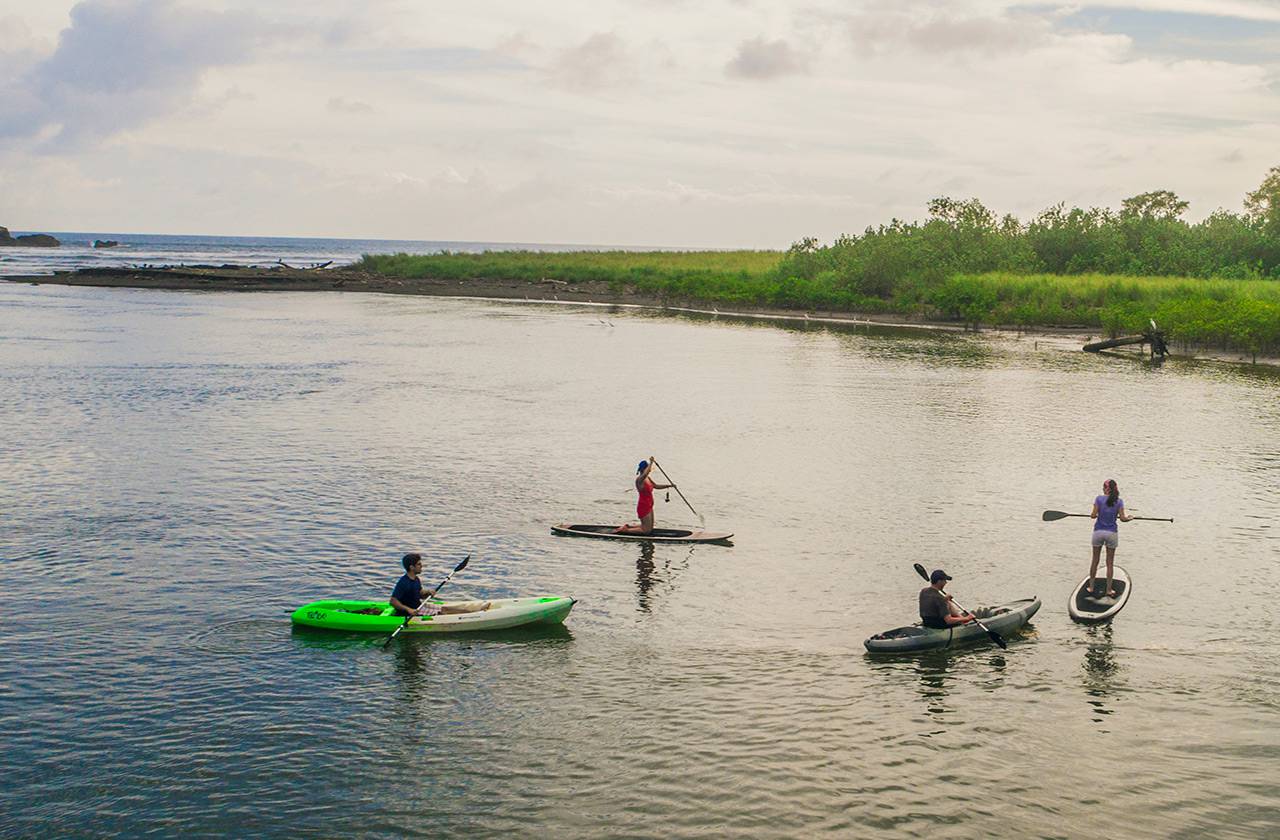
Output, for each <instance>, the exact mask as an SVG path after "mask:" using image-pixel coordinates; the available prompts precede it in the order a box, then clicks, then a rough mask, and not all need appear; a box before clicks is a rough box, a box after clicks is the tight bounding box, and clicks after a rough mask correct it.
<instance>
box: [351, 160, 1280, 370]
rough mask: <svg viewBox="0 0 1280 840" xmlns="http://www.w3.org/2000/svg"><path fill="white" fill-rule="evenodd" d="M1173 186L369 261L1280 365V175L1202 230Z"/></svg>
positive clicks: (388, 270)
mask: <svg viewBox="0 0 1280 840" xmlns="http://www.w3.org/2000/svg"><path fill="white" fill-rule="evenodd" d="M1187 208H1188V203H1187V202H1186V201H1183V200H1182V199H1180V198H1178V196H1177V195H1175V194H1174V193H1172V192H1170V191H1168V190H1157V191H1153V192H1147V193H1142V194H1140V195H1136V196H1133V197H1131V198H1127V199H1125V200H1124V202H1123V203H1122V206H1121V209H1120V210H1119V211H1118V212H1117V211H1112V210H1109V209H1106V208H1096V207H1095V208H1089V209H1082V208H1079V207H1073V208H1070V209H1067V208H1066V207H1065V205H1062V204H1058V205H1055V206H1053V207H1050V208H1049V209H1047V210H1045V211H1044V212H1042V213H1040V214H1039V215H1038V216H1036V217H1035V218H1034V219H1032V220H1031V221H1029V222H1025V223H1024V222H1022V221H1019V220H1018V219H1016V218H1015V217H1013V216H1010V215H1006V216H1003V217H998V216H997V215H996V214H995V213H993V212H992V211H991V210H989V209H988V208H987V207H985V206H984V205H983V204H982V203H981V202H980V201H978V200H977V199H969V200H964V201H960V200H956V199H952V198H937V199H934V200H933V201H931V202H930V203H929V208H928V209H929V217H928V218H927V219H926V220H925V221H923V222H903V221H900V220H897V219H894V220H892V221H891V222H889V223H888V224H884V225H880V226H878V227H874V228H867V229H866V230H865V231H864V232H863V233H862V234H861V235H847V236H841V237H839V238H838V239H836V240H835V242H833V243H831V244H829V245H823V244H820V243H819V242H818V241H817V240H816V239H813V238H808V239H803V240H801V241H799V242H797V243H795V244H794V245H792V246H791V248H790V249H788V250H787V251H785V252H769V251H727V252H688V253H686V252H646V253H636V252H619V251H615V252H577V253H533V252H527V251H513V252H486V253H483V254H462V253H441V254H431V255H424V256H411V255H407V254H394V255H366V256H365V257H364V258H363V259H362V260H361V261H360V262H358V263H356V264H355V265H354V266H352V268H354V269H357V270H361V271H365V272H369V273H371V274H374V275H381V276H385V277H404V278H417V279H427V278H430V279H434V280H445V281H455V282H463V283H465V282H470V281H478V280H485V279H495V278H500V279H505V280H520V281H524V282H543V281H545V280H548V279H551V280H556V281H560V282H563V283H566V284H568V285H569V286H573V285H574V284H581V283H584V282H592V283H604V284H607V285H608V286H609V287H610V288H611V289H613V290H614V291H615V293H618V294H622V293H625V292H627V291H638V292H640V293H642V294H644V295H647V296H651V297H655V298H657V299H659V300H662V301H671V302H675V301H680V302H685V303H688V302H696V303H699V304H705V305H728V306H739V307H750V308H769V309H781V310H790V311H796V312H801V313H805V312H817V313H866V314H873V315H896V316H899V317H901V318H906V319H914V320H923V321H929V322H944V323H952V324H963V325H965V326H967V327H970V328H980V327H982V326H990V327H997V328H999V327H1005V328H1013V329H1018V330H1031V329H1042V328H1051V329H1059V328H1096V329H1098V330H1099V331H1100V332H1102V333H1104V334H1106V335H1108V336H1110V337H1116V336H1119V335H1124V334H1135V333H1141V332H1143V331H1145V330H1146V329H1147V325H1148V322H1149V321H1150V320H1152V319H1154V320H1155V321H1156V322H1157V323H1158V324H1159V326H1160V327H1161V328H1162V329H1163V330H1164V331H1165V332H1166V334H1167V336H1168V338H1169V340H1170V341H1171V342H1173V343H1174V344H1175V345H1176V346H1181V347H1182V348H1183V350H1184V351H1186V350H1189V349H1190V348H1192V347H1197V348H1210V349H1215V350H1221V351H1227V352H1233V351H1234V352H1238V353H1243V354H1246V355H1248V356H1249V357H1250V358H1252V359H1253V360H1254V361H1256V360H1257V358H1258V356H1260V355H1267V356H1275V355H1280V167H1275V168H1273V169H1271V170H1270V171H1269V172H1268V173H1267V176H1266V178H1265V179H1264V180H1263V182H1262V184H1261V185H1260V186H1259V187H1258V189H1256V190H1254V191H1252V192H1250V193H1249V194H1248V195H1246V196H1245V199H1244V208H1245V212H1244V213H1243V214H1236V213H1231V212H1229V211H1226V210H1217V211H1215V212H1214V213H1212V214H1211V215H1210V216H1209V217H1208V218H1206V219H1204V220H1203V221H1200V222H1196V223H1189V222H1187V221H1185V220H1184V219H1183V218H1182V216H1183V214H1184V213H1185V212H1186V210H1187Z"/></svg>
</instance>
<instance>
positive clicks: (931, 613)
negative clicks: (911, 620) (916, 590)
mask: <svg viewBox="0 0 1280 840" xmlns="http://www.w3.org/2000/svg"><path fill="white" fill-rule="evenodd" d="M948 615H951V606H950V605H949V604H948V603H947V596H946V595H943V594H942V592H941V590H938V589H934V588H933V587H932V586H926V587H925V588H924V589H921V590H920V621H921V622H922V623H923V624H924V626H925V627H933V628H936V629H939V630H941V629H945V628H946V627H947V622H946V617H947V616H948Z"/></svg>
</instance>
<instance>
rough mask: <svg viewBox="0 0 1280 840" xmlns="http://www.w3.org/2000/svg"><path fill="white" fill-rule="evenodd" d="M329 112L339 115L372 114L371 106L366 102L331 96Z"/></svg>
mask: <svg viewBox="0 0 1280 840" xmlns="http://www.w3.org/2000/svg"><path fill="white" fill-rule="evenodd" d="M329 110H330V111H336V112H338V113H339V114H370V113H372V112H373V106H372V105H370V104H369V103H368V102H361V101H359V100H353V99H344V98H343V97H341V96H332V97H330V98H329Z"/></svg>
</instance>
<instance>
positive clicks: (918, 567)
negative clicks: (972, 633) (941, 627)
mask: <svg viewBox="0 0 1280 840" xmlns="http://www.w3.org/2000/svg"><path fill="white" fill-rule="evenodd" d="M915 567H916V571H917V572H919V573H920V577H922V578H924V579H925V580H929V573H928V572H926V571H925V570H924V566H921V565H920V564H919V563H916V564H915ZM951 602H952V603H953V604H955V605H956V606H957V607H960V609H962V610H964V607H963V606H961V605H960V604H959V603H958V602H957V601H956V599H955V598H952V599H951ZM964 611H965V612H967V613H969V615H973V613H971V612H969V611H968V610H964ZM973 621H974V623H975V624H977V625H978V626H979V627H981V628H982V629H983V630H986V631H987V635H988V636H990V637H991V641H993V642H995V643H996V644H997V645H999V646H1000V649H1001V650H1008V649H1009V645H1008V643H1006V642H1005V640H1004V637H1003V636H1001V635H1000V634H999V633H997V632H996V631H994V630H992V629H991V628H990V627H988V626H987V625H985V624H983V623H982V622H981V621H979V620H978V617H977V616H976V615H973Z"/></svg>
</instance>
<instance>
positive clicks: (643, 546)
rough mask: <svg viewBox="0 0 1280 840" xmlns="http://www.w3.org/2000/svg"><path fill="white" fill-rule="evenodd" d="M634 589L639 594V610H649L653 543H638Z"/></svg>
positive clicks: (651, 587)
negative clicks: (638, 551)
mask: <svg viewBox="0 0 1280 840" xmlns="http://www.w3.org/2000/svg"><path fill="white" fill-rule="evenodd" d="M636 589H638V590H639V592H640V594H639V597H638V598H637V600H638V601H639V602H640V611H641V612H649V590H651V589H653V543H646V542H642V543H640V556H639V557H637V558H636Z"/></svg>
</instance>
